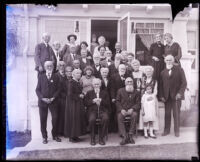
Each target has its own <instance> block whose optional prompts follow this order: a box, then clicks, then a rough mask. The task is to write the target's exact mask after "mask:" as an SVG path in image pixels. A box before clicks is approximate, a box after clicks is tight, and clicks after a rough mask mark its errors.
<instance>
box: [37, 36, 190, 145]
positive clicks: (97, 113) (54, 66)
mask: <svg viewBox="0 0 200 162" xmlns="http://www.w3.org/2000/svg"><path fill="white" fill-rule="evenodd" d="M50 38H51V37H50V35H49V34H48V33H44V34H43V36H42V40H43V41H42V43H39V44H38V45H37V46H36V48H35V64H36V68H35V69H36V70H37V71H38V84H37V87H36V94H37V96H38V106H39V114H40V124H41V133H42V137H43V143H44V144H46V143H48V140H47V139H48V137H47V130H46V127H47V114H48V108H49V109H50V112H51V115H52V137H53V140H56V141H57V142H61V138H60V136H64V137H67V138H69V141H70V142H80V141H81V138H80V136H82V135H85V134H87V133H90V137H91V140H90V144H91V145H95V144H96V140H95V134H96V128H97V126H99V132H98V133H99V144H100V145H105V137H106V136H107V134H108V133H109V132H118V133H119V136H120V137H121V138H122V140H121V141H120V145H125V144H127V143H132V144H134V143H135V141H134V139H133V135H134V132H135V130H136V129H142V130H144V137H145V138H146V139H147V138H149V137H151V138H156V134H155V131H156V130H158V128H159V125H158V124H159V120H158V114H159V113H158V100H159V101H162V102H164V103H165V119H164V120H165V128H164V132H163V134H162V135H163V136H165V135H168V134H169V133H170V126H171V123H170V122H171V111H172V110H173V117H174V130H175V131H174V132H175V136H176V137H179V127H180V123H179V121H180V106H181V100H182V99H184V91H185V88H186V85H187V83H186V79H185V74H184V71H183V69H182V68H181V65H180V58H181V55H182V54H181V48H180V46H179V44H178V43H176V42H173V41H172V40H173V37H172V35H171V34H170V33H166V34H165V35H164V38H165V41H166V45H165V46H164V45H163V44H162V43H161V35H160V34H156V35H155V38H156V39H155V40H156V42H155V43H153V44H152V45H151V47H150V51H149V55H150V56H151V61H150V64H149V65H147V66H145V70H144V71H142V70H141V69H140V61H138V60H137V57H136V56H135V55H134V54H133V53H131V52H127V51H125V50H122V49H121V45H120V42H116V44H115V48H116V51H114V52H113V51H111V50H110V49H109V47H108V46H107V45H106V39H105V37H104V36H100V37H99V38H98V43H97V42H96V37H94V36H93V37H92V43H91V49H90V50H89V49H88V44H87V42H85V41H83V42H81V43H80V45H79V44H77V43H76V40H77V36H76V35H74V34H71V35H69V36H68V37H67V39H68V43H67V44H65V45H64V47H63V48H62V49H60V48H61V45H60V43H59V42H58V41H55V42H53V45H52V47H51V46H50V45H49V42H50ZM126 117H129V120H130V121H129V123H130V124H129V127H128V128H127V126H126V124H125V122H124V121H125V118H126ZM97 121H98V122H99V123H98V125H97Z"/></svg>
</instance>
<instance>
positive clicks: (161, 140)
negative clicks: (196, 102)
mask: <svg viewBox="0 0 200 162" xmlns="http://www.w3.org/2000/svg"><path fill="white" fill-rule="evenodd" d="M161 133H162V132H161V131H160V132H158V133H157V139H151V138H149V139H145V138H144V137H143V136H140V135H138V137H137V138H135V142H136V144H134V145H133V144H128V145H127V146H128V147H134V146H135V145H162V144H176V143H177V144H179V143H196V144H197V142H198V131H197V128H196V127H182V128H181V129H180V137H175V136H174V132H173V131H171V134H170V135H168V136H164V137H163V136H161ZM81 139H82V140H83V141H82V142H80V143H70V142H69V141H68V138H64V137H63V138H62V142H61V143H58V142H55V141H53V140H52V139H51V138H49V139H48V140H49V142H48V144H42V140H41V139H34V140H31V142H29V143H28V144H27V145H26V146H25V147H16V148H14V149H12V150H7V155H6V157H7V160H10V159H13V158H16V157H17V156H18V155H19V153H20V152H22V151H33V150H53V149H70V148H91V147H96V148H98V147H110V146H119V142H120V141H121V138H120V137H119V136H118V134H109V135H108V141H107V142H106V145H105V146H101V145H99V144H96V145H95V146H91V145H90V144H89V142H90V137H89V135H85V136H82V137H81Z"/></svg>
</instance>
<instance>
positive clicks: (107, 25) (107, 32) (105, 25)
mask: <svg viewBox="0 0 200 162" xmlns="http://www.w3.org/2000/svg"><path fill="white" fill-rule="evenodd" d="M117 24H118V20H91V35H93V34H95V35H96V36H97V39H98V37H99V36H101V35H103V36H104V37H105V38H106V41H108V42H109V49H110V50H111V51H112V52H114V50H115V43H116V42H117Z"/></svg>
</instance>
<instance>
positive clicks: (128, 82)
mask: <svg viewBox="0 0 200 162" xmlns="http://www.w3.org/2000/svg"><path fill="white" fill-rule="evenodd" d="M125 85H133V79H132V78H131V77H128V78H126V80H125Z"/></svg>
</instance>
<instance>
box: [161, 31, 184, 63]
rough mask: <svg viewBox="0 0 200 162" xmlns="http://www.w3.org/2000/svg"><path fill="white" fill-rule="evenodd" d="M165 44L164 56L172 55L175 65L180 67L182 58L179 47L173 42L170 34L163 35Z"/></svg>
mask: <svg viewBox="0 0 200 162" xmlns="http://www.w3.org/2000/svg"><path fill="white" fill-rule="evenodd" d="M164 39H165V42H166V46H165V54H164V55H165V56H167V55H172V56H174V58H175V64H176V65H180V59H181V57H182V52H181V47H180V45H179V44H178V43H177V42H173V36H172V34H170V33H166V34H165V35H164Z"/></svg>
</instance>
